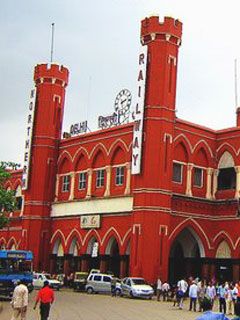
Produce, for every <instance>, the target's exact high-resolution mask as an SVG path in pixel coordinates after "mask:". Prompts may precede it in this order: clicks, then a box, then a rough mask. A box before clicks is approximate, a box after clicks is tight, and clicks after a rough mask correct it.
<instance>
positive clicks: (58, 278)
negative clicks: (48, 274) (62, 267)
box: [56, 273, 65, 287]
mask: <svg viewBox="0 0 240 320" xmlns="http://www.w3.org/2000/svg"><path fill="white" fill-rule="evenodd" d="M64 278H65V274H64V273H60V274H57V275H56V280H58V281H59V282H60V283H61V287H63V286H64Z"/></svg>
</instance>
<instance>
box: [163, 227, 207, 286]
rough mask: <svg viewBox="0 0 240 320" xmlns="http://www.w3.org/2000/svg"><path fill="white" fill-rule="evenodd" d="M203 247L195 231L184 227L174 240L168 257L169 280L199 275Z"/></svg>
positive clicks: (173, 280) (173, 281) (174, 280)
mask: <svg viewBox="0 0 240 320" xmlns="http://www.w3.org/2000/svg"><path fill="white" fill-rule="evenodd" d="M204 256H205V253H204V248H203V245H202V242H201V240H200V238H199V236H198V235H197V234H196V232H195V231H194V230H193V229H191V228H187V229H184V230H183V231H182V232H180V234H179V235H178V236H177V237H176V239H175V240H174V242H173V244H172V246H171V250H170V258H169V281H170V283H172V284H173V283H176V282H177V281H178V280H180V279H181V278H183V277H187V278H188V277H190V276H191V277H194V278H196V277H199V278H200V277H201V257H204Z"/></svg>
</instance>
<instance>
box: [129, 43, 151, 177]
mask: <svg viewBox="0 0 240 320" xmlns="http://www.w3.org/2000/svg"><path fill="white" fill-rule="evenodd" d="M147 48H148V47H147V46H142V47H141V51H140V54H139V58H138V77H137V98H136V103H135V106H134V110H133V113H132V118H133V121H134V127H133V142H132V174H139V173H140V172H141V157H142V135H143V119H144V118H143V116H144V102H145V85H146V70H147Z"/></svg>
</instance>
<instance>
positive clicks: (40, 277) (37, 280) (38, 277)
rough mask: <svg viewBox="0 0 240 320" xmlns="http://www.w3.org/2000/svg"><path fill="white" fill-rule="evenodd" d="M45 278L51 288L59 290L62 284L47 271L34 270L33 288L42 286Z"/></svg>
mask: <svg viewBox="0 0 240 320" xmlns="http://www.w3.org/2000/svg"><path fill="white" fill-rule="evenodd" d="M46 280H47V281H48V282H49V286H50V287H51V288H52V289H56V290H59V289H60V288H61V286H62V285H61V282H60V281H58V280H56V279H52V278H51V275H50V274H48V273H37V272H34V273H33V287H34V289H41V288H42V287H43V284H44V281H46Z"/></svg>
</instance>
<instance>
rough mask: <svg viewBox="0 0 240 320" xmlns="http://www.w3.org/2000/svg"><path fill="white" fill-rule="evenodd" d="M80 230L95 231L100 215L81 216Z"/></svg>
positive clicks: (98, 224) (98, 225) (98, 226)
mask: <svg viewBox="0 0 240 320" xmlns="http://www.w3.org/2000/svg"><path fill="white" fill-rule="evenodd" d="M81 228H82V229H97V228H100V215H94V216H85V215H84V216H81Z"/></svg>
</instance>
